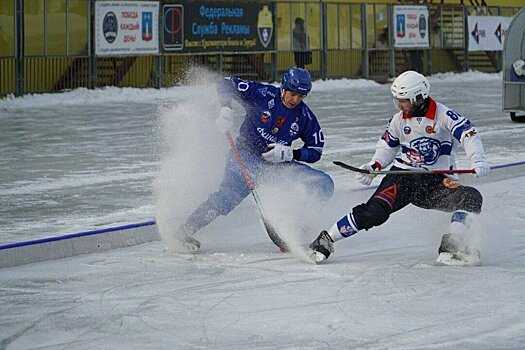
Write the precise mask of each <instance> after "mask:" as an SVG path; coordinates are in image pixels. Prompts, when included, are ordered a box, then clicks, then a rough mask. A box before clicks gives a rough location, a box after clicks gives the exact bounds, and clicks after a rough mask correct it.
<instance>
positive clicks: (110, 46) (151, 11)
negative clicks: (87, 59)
mask: <svg viewBox="0 0 525 350" xmlns="http://www.w3.org/2000/svg"><path fill="white" fill-rule="evenodd" d="M159 8H160V6H159V2H157V1H147V2H146V1H138V2H137V1H133V2H131V1H97V2H95V54H96V55H97V56H114V55H152V54H158V53H159V35H158V28H159Z"/></svg>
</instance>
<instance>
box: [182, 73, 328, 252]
mask: <svg viewBox="0 0 525 350" xmlns="http://www.w3.org/2000/svg"><path fill="white" fill-rule="evenodd" d="M311 89H312V80H311V77H310V73H309V72H308V71H307V70H305V69H301V68H295V67H294V68H290V69H288V70H287V71H286V72H285V73H284V75H283V77H282V81H281V86H280V87H276V86H273V85H267V84H262V83H256V82H252V81H247V80H242V79H239V78H236V77H226V78H224V79H223V80H221V81H220V82H219V84H218V88H217V90H218V94H219V103H220V104H221V106H222V107H221V109H220V114H219V117H218V118H217V120H216V125H217V128H218V129H219V131H221V133H222V134H226V133H227V132H228V131H229V130H230V129H231V127H232V125H233V119H234V114H233V111H232V109H231V102H232V100H236V101H237V102H239V103H240V104H241V105H242V106H243V107H244V109H245V111H246V115H245V119H244V121H243V123H242V124H241V127H240V133H239V137H238V138H237V140H236V146H237V148H238V150H239V153H240V155H241V158H242V159H243V162H244V163H245V165H246V167H247V169H248V172H249V175H250V177H251V180H252V181H253V182H254V183H255V184H257V183H261V182H262V181H265V180H266V181H270V182H273V183H276V184H278V183H279V177H280V176H286V177H287V179H295V180H294V181H302V182H304V183H305V184H306V185H307V186H308V188H312V189H313V191H314V192H316V194H317V196H318V198H319V199H321V200H328V199H329V198H330V197H331V196H332V194H333V191H334V182H333V180H332V179H331V178H330V176H329V175H327V174H326V173H324V172H321V171H319V170H315V169H313V168H311V167H309V166H308V165H306V164H305V163H315V162H317V161H318V160H319V159H320V158H321V155H322V153H323V147H324V136H323V132H322V130H321V126H320V125H319V122H318V121H317V118H316V117H315V115H314V113H313V112H312V111H311V110H310V108H308V106H307V105H306V104H305V103H304V102H303V99H304V98H305V97H306V95H307V94H308V93H309V92H310V90H311ZM296 139H301V140H302V141H303V143H304V145H303V146H302V147H301V148H298V149H292V147H291V144H292V141H294V140H296ZM249 194H250V189H249V188H248V185H247V183H246V180H245V179H244V177H243V174H242V171H241V168H240V166H239V163H238V161H237V160H236V158H235V154H233V152H232V151H230V153H229V154H228V157H227V160H226V169H225V172H224V178H223V180H222V183H221V184H220V186H219V189H218V191H217V192H215V193H213V194H211V196H210V197H209V199H208V200H207V201H206V202H204V203H203V204H201V205H200V206H199V207H198V208H197V209H196V210H195V211H194V212H193V213H192V214H191V215H190V217H189V218H188V219H187V221H186V222H185V224H184V225H183V226H182V227H181V228H180V229H179V230H178V233H177V237H176V238H177V240H178V241H179V242H180V243H181V245H182V246H183V247H184V248H186V249H187V250H189V251H192V252H194V251H197V250H198V249H199V248H200V242H199V241H198V240H196V239H195V238H194V237H193V235H194V233H195V232H197V231H198V230H200V229H201V228H203V227H204V226H206V225H207V224H209V223H210V222H211V221H212V220H214V219H215V218H216V217H217V216H218V215H227V214H228V213H229V212H230V211H232V210H233V209H234V208H235V207H236V206H237V205H238V204H239V203H241V201H242V200H243V199H244V198H246V197H247V196H248V195H249Z"/></svg>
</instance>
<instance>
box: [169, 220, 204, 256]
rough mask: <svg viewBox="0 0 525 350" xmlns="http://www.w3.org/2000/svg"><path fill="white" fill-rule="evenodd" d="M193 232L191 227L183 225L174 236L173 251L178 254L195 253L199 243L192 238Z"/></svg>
mask: <svg viewBox="0 0 525 350" xmlns="http://www.w3.org/2000/svg"><path fill="white" fill-rule="evenodd" d="M193 233H194V230H193V228H192V227H190V226H187V225H184V226H182V227H181V228H180V229H179V232H178V233H177V234H176V235H175V237H174V239H175V243H176V248H175V250H176V251H177V252H179V253H195V252H196V251H198V250H199V249H200V247H201V242H199V241H198V240H196V239H195V238H193Z"/></svg>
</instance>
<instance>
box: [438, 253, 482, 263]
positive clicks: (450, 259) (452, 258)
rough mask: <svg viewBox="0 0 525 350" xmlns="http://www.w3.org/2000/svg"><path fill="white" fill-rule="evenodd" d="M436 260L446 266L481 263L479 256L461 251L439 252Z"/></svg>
mask: <svg viewBox="0 0 525 350" xmlns="http://www.w3.org/2000/svg"><path fill="white" fill-rule="evenodd" d="M436 262H437V263H439V264H442V265H447V266H478V265H481V260H480V258H479V256H475V255H467V254H462V253H455V254H452V253H441V254H439V256H438V257H437V259H436Z"/></svg>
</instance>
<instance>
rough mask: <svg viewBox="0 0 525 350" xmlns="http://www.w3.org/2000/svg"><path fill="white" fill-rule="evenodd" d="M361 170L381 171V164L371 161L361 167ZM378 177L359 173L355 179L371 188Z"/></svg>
mask: <svg viewBox="0 0 525 350" xmlns="http://www.w3.org/2000/svg"><path fill="white" fill-rule="evenodd" d="M359 168H360V169H364V170H370V171H375V170H381V164H379V162H376V161H371V162H368V163H366V164H363V165H361V166H360V167H359ZM376 176H377V175H376V174H363V173H357V175H356V176H355V178H356V179H357V181H359V182H360V183H362V184H363V185H365V186H370V184H371V183H372V180H373V179H374V177H376Z"/></svg>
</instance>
